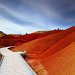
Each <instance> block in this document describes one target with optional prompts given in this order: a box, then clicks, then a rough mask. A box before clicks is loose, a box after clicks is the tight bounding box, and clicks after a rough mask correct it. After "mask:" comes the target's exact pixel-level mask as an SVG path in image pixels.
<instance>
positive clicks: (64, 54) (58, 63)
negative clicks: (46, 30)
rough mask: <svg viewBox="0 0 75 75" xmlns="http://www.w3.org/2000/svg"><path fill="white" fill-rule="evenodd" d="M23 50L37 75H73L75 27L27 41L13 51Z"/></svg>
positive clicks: (74, 71) (74, 69)
mask: <svg viewBox="0 0 75 75" xmlns="http://www.w3.org/2000/svg"><path fill="white" fill-rule="evenodd" d="M40 36H41V35H40ZM25 50H26V51H27V53H28V57H27V58H26V59H27V61H28V63H29V64H30V65H31V67H33V69H34V70H35V72H36V73H37V75H74V74H75V26H73V27H71V28H68V29H65V30H63V31H62V30H61V31H59V32H56V33H53V34H49V35H46V36H43V37H40V38H37V39H35V40H32V41H28V42H26V43H23V44H21V45H19V46H17V47H15V48H14V49H13V51H25Z"/></svg>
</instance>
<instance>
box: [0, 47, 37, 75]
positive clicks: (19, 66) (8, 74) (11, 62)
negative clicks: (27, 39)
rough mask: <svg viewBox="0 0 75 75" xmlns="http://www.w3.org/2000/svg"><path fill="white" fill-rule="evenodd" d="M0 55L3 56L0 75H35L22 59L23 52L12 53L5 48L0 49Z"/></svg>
mask: <svg viewBox="0 0 75 75" xmlns="http://www.w3.org/2000/svg"><path fill="white" fill-rule="evenodd" d="M0 53H1V54H2V55H3V59H2V64H1V66H0V75H36V73H35V72H34V71H33V70H32V68H31V67H30V66H29V65H28V64H27V62H26V61H25V60H24V59H23V58H22V56H21V54H24V52H12V51H10V50H9V49H8V47H5V48H1V49H0Z"/></svg>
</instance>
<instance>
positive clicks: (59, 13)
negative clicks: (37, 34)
mask: <svg viewBox="0 0 75 75" xmlns="http://www.w3.org/2000/svg"><path fill="white" fill-rule="evenodd" d="M74 25H75V0H0V30H1V31H3V32H5V33H20V34H24V33H26V32H27V33H31V32H34V31H39V30H52V29H57V28H61V29H64V28H68V27H70V26H74Z"/></svg>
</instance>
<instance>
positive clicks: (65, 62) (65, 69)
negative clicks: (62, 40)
mask: <svg viewBox="0 0 75 75" xmlns="http://www.w3.org/2000/svg"><path fill="white" fill-rule="evenodd" d="M41 62H42V64H43V65H44V67H45V69H46V70H47V72H48V75H75V42H73V43H71V44H70V45H68V46H67V47H65V48H64V49H62V50H60V51H59V52H57V53H55V54H53V55H51V56H48V57H46V58H44V59H42V61H41Z"/></svg>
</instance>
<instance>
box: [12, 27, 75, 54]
mask: <svg viewBox="0 0 75 75" xmlns="http://www.w3.org/2000/svg"><path fill="white" fill-rule="evenodd" d="M73 31H75V26H74V27H71V28H69V29H66V30H64V31H61V32H58V33H55V34H52V35H49V36H46V37H42V38H39V39H36V40H34V41H31V42H27V43H24V44H22V45H20V46H18V47H16V48H14V49H13V50H14V51H17V50H22V51H24V50H27V52H28V53H33V54H38V53H42V52H44V51H45V50H47V49H48V48H49V47H51V46H53V45H54V44H56V43H57V42H59V41H60V40H62V39H63V38H64V37H66V36H67V35H69V34H71V33H72V32H73Z"/></svg>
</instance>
